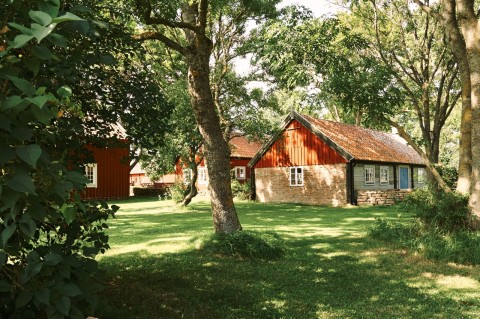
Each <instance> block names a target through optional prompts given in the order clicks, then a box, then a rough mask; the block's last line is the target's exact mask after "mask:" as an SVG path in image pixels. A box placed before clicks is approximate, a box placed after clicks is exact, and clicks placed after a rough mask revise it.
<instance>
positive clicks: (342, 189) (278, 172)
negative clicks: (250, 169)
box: [255, 164, 347, 206]
mask: <svg viewBox="0 0 480 319" xmlns="http://www.w3.org/2000/svg"><path fill="white" fill-rule="evenodd" d="M289 174H290V167H273V168H257V169H255V189H256V195H257V200H258V201H259V202H282V203H301V204H310V205H328V206H342V205H345V204H347V187H346V185H347V184H346V176H347V174H346V165H345V164H330V165H312V166H303V179H304V184H303V186H290V179H289V178H290V176H289Z"/></svg>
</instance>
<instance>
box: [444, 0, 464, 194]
mask: <svg viewBox="0 0 480 319" xmlns="http://www.w3.org/2000/svg"><path fill="white" fill-rule="evenodd" d="M442 8H443V10H441V11H440V12H439V14H440V17H441V19H440V22H441V23H442V25H443V26H444V27H445V33H446V36H447V38H448V43H449V44H450V48H451V50H452V53H453V55H454V56H455V59H456V60H457V63H458V67H459V74H460V82H461V83H462V120H461V127H460V131H461V135H460V149H459V151H460V154H459V167H458V182H457V191H458V192H459V193H462V194H470V190H471V189H470V188H471V172H472V136H471V119H472V100H471V92H472V86H471V78H470V74H471V73H470V72H471V70H470V64H469V61H468V58H467V48H466V43H465V41H464V38H463V36H462V34H461V30H460V26H459V25H458V21H457V15H456V3H455V1H454V0H442Z"/></svg>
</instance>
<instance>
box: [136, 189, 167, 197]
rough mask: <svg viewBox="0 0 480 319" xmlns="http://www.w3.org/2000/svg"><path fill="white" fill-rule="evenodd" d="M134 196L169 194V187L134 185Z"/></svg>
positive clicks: (163, 195) (162, 195) (164, 195)
mask: <svg viewBox="0 0 480 319" xmlns="http://www.w3.org/2000/svg"><path fill="white" fill-rule="evenodd" d="M133 196H138V197H148V196H161V197H166V196H168V189H167V188H153V187H134V188H133Z"/></svg>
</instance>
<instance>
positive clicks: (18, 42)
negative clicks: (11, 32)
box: [12, 34, 33, 49]
mask: <svg viewBox="0 0 480 319" xmlns="http://www.w3.org/2000/svg"><path fill="white" fill-rule="evenodd" d="M32 39H33V35H26V34H19V35H17V36H16V37H15V39H13V42H12V46H13V48H14V49H20V48H21V47H23V46H24V45H25V44H27V43H28V42H29V41H30V40H32Z"/></svg>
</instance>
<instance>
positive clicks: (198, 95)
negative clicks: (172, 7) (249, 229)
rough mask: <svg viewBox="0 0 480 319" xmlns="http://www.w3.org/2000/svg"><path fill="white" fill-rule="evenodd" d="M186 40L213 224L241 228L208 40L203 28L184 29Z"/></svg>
mask: <svg viewBox="0 0 480 319" xmlns="http://www.w3.org/2000/svg"><path fill="white" fill-rule="evenodd" d="M196 9H197V8H196V6H195V5H193V6H189V7H187V8H185V11H184V14H183V17H184V20H185V21H186V22H187V23H191V24H192V25H198V24H197V23H196V13H197V12H195V10H196ZM185 34H186V37H187V40H188V42H189V46H188V53H187V54H186V59H187V64H188V90H189V93H190V100H191V103H192V107H193V111H194V113H195V118H196V121H197V125H198V128H199V130H200V134H201V135H202V137H203V140H204V145H203V146H204V157H205V160H206V162H207V169H208V176H209V179H210V181H209V191H210V197H211V205H212V215H213V224H214V229H215V232H216V233H227V234H228V233H232V232H235V231H238V230H241V229H242V226H241V225H240V221H239V219H238V216H237V212H236V210H235V205H234V203H233V194H232V190H231V186H230V183H231V180H230V179H231V178H230V149H229V146H228V143H227V141H226V140H225V139H224V137H223V132H222V128H221V126H220V118H219V116H218V113H217V111H216V109H215V104H214V101H213V96H212V91H211V88H210V65H209V61H210V55H211V51H212V42H211V40H210V39H209V38H208V37H207V36H206V35H205V34H204V32H198V31H197V32H192V31H185Z"/></svg>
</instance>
